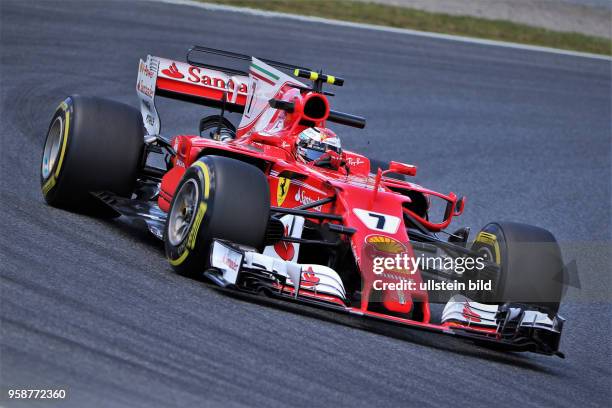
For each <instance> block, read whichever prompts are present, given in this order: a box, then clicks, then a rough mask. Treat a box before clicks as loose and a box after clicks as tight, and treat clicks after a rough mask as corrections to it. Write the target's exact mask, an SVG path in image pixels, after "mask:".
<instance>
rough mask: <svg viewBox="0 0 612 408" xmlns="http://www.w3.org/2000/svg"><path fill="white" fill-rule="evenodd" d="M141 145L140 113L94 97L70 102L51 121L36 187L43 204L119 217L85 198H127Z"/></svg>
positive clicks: (78, 98)
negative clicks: (95, 195) (103, 195)
mask: <svg viewBox="0 0 612 408" xmlns="http://www.w3.org/2000/svg"><path fill="white" fill-rule="evenodd" d="M143 144H144V127H143V124H142V117H141V115H140V112H139V111H138V110H136V109H134V108H132V107H131V106H128V105H124V104H122V103H118V102H115V101H110V100H106V99H101V98H96V97H84V96H70V97H68V98H67V99H66V100H65V101H63V102H62V103H61V104H60V105H59V107H58V108H57V110H56V111H55V114H54V115H53V118H52V119H51V124H50V125H49V130H48V132H47V137H46V140H45V146H44V148H43V154H42V160H41V162H42V163H41V175H40V183H41V189H42V193H43V196H44V198H45V201H46V202H47V203H48V204H49V205H52V206H54V207H62V208H66V209H70V210H76V211H83V212H87V213H92V214H94V215H102V216H108V215H118V214H117V213H115V212H114V211H111V210H110V209H109V207H107V206H106V205H105V204H103V203H102V202H101V201H99V200H97V199H94V198H93V197H92V196H91V195H90V194H89V193H90V192H92V191H110V192H113V193H115V194H117V195H121V196H129V195H130V194H131V192H132V189H133V187H134V183H135V181H136V175H137V172H138V170H139V167H140V160H141V155H142V152H143Z"/></svg>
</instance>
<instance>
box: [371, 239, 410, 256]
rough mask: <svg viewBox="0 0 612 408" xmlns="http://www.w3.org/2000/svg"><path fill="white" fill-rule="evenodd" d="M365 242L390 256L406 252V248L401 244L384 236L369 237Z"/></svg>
mask: <svg viewBox="0 0 612 408" xmlns="http://www.w3.org/2000/svg"><path fill="white" fill-rule="evenodd" d="M365 241H366V243H368V244H370V245H372V246H373V247H374V248H375V249H377V250H378V251H380V252H386V253H389V254H399V253H402V252H404V251H405V250H406V247H405V246H404V245H403V244H402V243H401V242H399V241H398V240H396V239H394V238H390V237H386V236H384V235H368V236H367V237H366V239H365Z"/></svg>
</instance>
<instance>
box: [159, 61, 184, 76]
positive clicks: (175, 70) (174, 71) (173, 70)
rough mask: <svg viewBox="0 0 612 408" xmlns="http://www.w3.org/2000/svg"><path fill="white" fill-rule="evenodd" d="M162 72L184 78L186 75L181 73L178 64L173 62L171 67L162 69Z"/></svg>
mask: <svg viewBox="0 0 612 408" xmlns="http://www.w3.org/2000/svg"><path fill="white" fill-rule="evenodd" d="M162 73H163V74H164V75H166V76H169V77H170V78H176V79H183V78H185V75H183V74H181V73H180V72H179V70H178V68H177V67H176V64H175V63H174V62H173V63H172V64H171V65H170V67H169V68H166V69H162Z"/></svg>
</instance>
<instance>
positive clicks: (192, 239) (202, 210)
mask: <svg viewBox="0 0 612 408" xmlns="http://www.w3.org/2000/svg"><path fill="white" fill-rule="evenodd" d="M193 166H195V167H199V168H200V169H201V170H202V173H203V174H204V201H202V202H201V203H200V205H199V206H198V212H197V213H196V218H195V220H194V222H193V225H192V226H191V231H189V235H188V236H187V244H186V245H185V250H184V251H183V253H182V254H181V256H179V257H178V258H177V259H169V261H170V264H171V265H173V266H178V265H180V264H182V263H183V262H184V261H185V259H187V257H188V256H189V252H190V251H191V250H193V249H194V248H195V244H196V240H197V238H198V232H199V230H200V224H202V220H203V219H204V215H205V214H206V210H207V209H208V204H207V202H206V200H208V197H209V195H210V173H209V172H208V166H206V164H204V163H203V162H201V161H198V162H195V163H194V164H193Z"/></svg>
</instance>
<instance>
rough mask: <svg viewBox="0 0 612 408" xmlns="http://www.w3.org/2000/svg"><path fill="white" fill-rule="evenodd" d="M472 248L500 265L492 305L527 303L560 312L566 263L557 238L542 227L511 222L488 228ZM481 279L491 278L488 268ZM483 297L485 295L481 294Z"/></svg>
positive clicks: (489, 297) (490, 296) (495, 224)
mask: <svg viewBox="0 0 612 408" xmlns="http://www.w3.org/2000/svg"><path fill="white" fill-rule="evenodd" d="M472 249H473V250H474V251H476V252H477V253H479V254H480V255H481V256H483V257H484V258H485V259H486V260H487V261H490V262H494V263H496V264H497V265H499V266H500V270H499V273H498V274H497V277H496V279H494V281H495V280H496V281H497V282H496V283H495V282H494V287H493V291H492V292H493V293H490V294H488V296H487V297H488V299H477V298H474V299H475V300H481V301H489V302H490V303H506V302H512V303H523V304H528V305H531V306H535V307H537V308H539V309H541V310H543V311H546V312H551V313H556V312H557V311H558V310H559V303H560V301H561V297H562V296H563V260H562V257H561V250H560V248H559V244H558V243H557V241H556V240H555V237H554V236H553V235H552V234H551V233H550V232H548V231H547V230H544V229H542V228H538V227H534V226H531V225H526V224H518V223H511V222H496V223H491V224H488V225H487V226H485V227H484V228H483V229H482V231H480V232H479V233H478V235H477V237H476V240H475V241H474V243H473V245H472ZM482 272H483V273H482V274H481V275H480V277H481V278H483V279H484V278H485V275H487V276H486V278H487V279H488V278H489V277H491V275H490V274H489V273H487V272H486V269H485V270H483V271H482ZM481 295H482V293H481Z"/></svg>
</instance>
